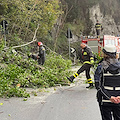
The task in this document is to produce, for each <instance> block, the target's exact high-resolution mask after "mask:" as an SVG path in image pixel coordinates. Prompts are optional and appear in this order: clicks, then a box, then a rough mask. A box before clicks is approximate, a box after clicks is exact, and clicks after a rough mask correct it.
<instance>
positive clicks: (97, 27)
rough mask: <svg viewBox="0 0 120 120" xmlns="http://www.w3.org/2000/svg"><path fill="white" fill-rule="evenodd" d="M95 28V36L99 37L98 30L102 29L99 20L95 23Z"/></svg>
mask: <svg viewBox="0 0 120 120" xmlns="http://www.w3.org/2000/svg"><path fill="white" fill-rule="evenodd" d="M95 28H96V34H97V38H100V31H101V30H102V29H103V28H102V25H101V24H100V23H99V21H98V20H97V23H96V25H95Z"/></svg>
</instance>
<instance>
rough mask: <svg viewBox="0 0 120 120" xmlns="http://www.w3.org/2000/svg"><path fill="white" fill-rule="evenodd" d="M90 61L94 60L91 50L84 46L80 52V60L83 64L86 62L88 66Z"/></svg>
mask: <svg viewBox="0 0 120 120" xmlns="http://www.w3.org/2000/svg"><path fill="white" fill-rule="evenodd" d="M91 59H94V55H93V53H92V50H91V48H90V47H88V46H86V47H85V48H84V49H83V51H82V60H83V62H88V64H90V63H89V62H90V61H91Z"/></svg>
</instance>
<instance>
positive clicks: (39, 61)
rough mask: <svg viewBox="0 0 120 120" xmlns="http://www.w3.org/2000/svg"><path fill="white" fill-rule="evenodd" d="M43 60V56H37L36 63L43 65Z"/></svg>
mask: <svg viewBox="0 0 120 120" xmlns="http://www.w3.org/2000/svg"><path fill="white" fill-rule="evenodd" d="M44 62H45V58H44V57H40V58H38V64H40V65H43V64H44Z"/></svg>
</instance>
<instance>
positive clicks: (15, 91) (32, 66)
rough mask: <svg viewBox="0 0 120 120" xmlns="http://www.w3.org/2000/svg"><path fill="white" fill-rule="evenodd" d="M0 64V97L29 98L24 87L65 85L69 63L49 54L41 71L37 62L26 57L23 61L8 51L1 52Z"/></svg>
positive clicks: (19, 56)
mask: <svg viewBox="0 0 120 120" xmlns="http://www.w3.org/2000/svg"><path fill="white" fill-rule="evenodd" d="M0 64H1V65H0V76H1V77H0V84H1V87H0V97H13V96H17V97H29V96H30V95H29V94H28V93H27V92H26V90H25V88H26V87H28V88H39V87H45V88H46V87H52V86H55V85H56V84H64V83H67V82H68V81H67V79H66V76H68V75H69V74H70V72H69V71H68V69H69V68H70V66H71V61H70V60H65V59H63V58H62V56H59V55H55V54H52V53H50V54H48V55H47V57H46V61H45V65H44V66H42V67H44V69H41V67H40V66H39V65H38V63H37V61H34V60H33V59H31V58H28V57H26V58H25V57H24V59H23V56H21V55H19V54H17V55H16V54H13V53H12V52H11V51H10V50H9V51H6V52H2V54H1V56H0ZM18 84H19V85H20V86H18Z"/></svg>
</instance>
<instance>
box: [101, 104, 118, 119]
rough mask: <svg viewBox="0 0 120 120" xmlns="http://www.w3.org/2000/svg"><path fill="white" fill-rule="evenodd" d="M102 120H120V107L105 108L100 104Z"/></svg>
mask: <svg viewBox="0 0 120 120" xmlns="http://www.w3.org/2000/svg"><path fill="white" fill-rule="evenodd" d="M99 107H100V112H101V116H102V120H112V118H114V120H120V105H116V106H104V105H101V104H100V103H99Z"/></svg>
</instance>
